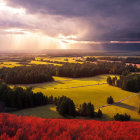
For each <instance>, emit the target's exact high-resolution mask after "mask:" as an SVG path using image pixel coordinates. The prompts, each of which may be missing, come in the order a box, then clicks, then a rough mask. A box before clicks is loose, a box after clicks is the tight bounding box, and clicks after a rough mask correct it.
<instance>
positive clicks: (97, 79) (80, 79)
mask: <svg viewBox="0 0 140 140" xmlns="http://www.w3.org/2000/svg"><path fill="white" fill-rule="evenodd" d="M105 79H106V76H95V77H85V78H75V80H79V81H101V80H105Z"/></svg>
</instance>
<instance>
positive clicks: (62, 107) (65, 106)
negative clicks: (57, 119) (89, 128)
mask: <svg viewBox="0 0 140 140" xmlns="http://www.w3.org/2000/svg"><path fill="white" fill-rule="evenodd" d="M56 106H57V107H56V109H57V111H58V112H59V113H60V114H61V115H63V116H75V115H76V110H75V104H74V102H73V101H72V100H71V99H70V98H68V97H66V96H62V97H60V98H58V99H57V102H56Z"/></svg>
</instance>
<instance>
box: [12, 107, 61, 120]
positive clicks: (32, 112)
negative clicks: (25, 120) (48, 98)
mask: <svg viewBox="0 0 140 140" xmlns="http://www.w3.org/2000/svg"><path fill="white" fill-rule="evenodd" d="M12 114H16V115H18V116H19V115H24V116H36V117H41V118H63V117H62V116H61V115H59V114H58V113H57V111H56V107H55V106H54V105H45V106H40V107H35V108H28V109H23V110H19V111H14V112H12Z"/></svg>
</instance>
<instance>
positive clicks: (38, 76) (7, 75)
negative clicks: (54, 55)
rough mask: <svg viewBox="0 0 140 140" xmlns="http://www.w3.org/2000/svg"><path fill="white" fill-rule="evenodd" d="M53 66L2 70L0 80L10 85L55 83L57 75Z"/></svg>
mask: <svg viewBox="0 0 140 140" xmlns="http://www.w3.org/2000/svg"><path fill="white" fill-rule="evenodd" d="M55 71H56V70H55V67H54V66H53V65H32V66H21V67H14V68H2V69H1V70H0V79H3V80H4V82H6V83H8V84H32V83H41V82H48V81H53V78H52V75H55Z"/></svg>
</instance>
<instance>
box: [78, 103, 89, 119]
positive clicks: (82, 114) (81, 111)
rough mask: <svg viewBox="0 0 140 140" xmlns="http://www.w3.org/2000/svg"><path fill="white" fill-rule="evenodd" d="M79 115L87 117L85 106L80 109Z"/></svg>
mask: <svg viewBox="0 0 140 140" xmlns="http://www.w3.org/2000/svg"><path fill="white" fill-rule="evenodd" d="M80 115H81V116H87V104H86V103H83V104H82V105H81V108H80Z"/></svg>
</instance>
